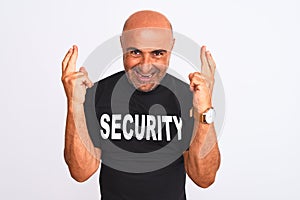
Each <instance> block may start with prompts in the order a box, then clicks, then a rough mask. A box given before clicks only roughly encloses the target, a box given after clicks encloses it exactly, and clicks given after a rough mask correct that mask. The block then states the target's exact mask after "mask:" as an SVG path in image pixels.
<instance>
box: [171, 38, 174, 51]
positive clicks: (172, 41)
mask: <svg viewBox="0 0 300 200" xmlns="http://www.w3.org/2000/svg"><path fill="white" fill-rule="evenodd" d="M174 44H175V38H173V40H172V47H171V51H172V50H173V47H174Z"/></svg>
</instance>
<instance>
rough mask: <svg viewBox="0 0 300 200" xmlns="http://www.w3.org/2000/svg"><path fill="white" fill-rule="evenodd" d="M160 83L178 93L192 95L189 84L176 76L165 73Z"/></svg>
mask: <svg viewBox="0 0 300 200" xmlns="http://www.w3.org/2000/svg"><path fill="white" fill-rule="evenodd" d="M162 84H163V85H165V86H166V87H169V88H170V89H171V90H172V91H173V92H174V91H175V92H177V93H179V94H180V95H187V96H190V95H192V92H191V91H190V86H189V84H188V83H186V82H184V81H182V80H180V79H178V78H176V77H175V76H173V75H171V74H169V73H167V74H166V76H165V77H164V79H163V80H162Z"/></svg>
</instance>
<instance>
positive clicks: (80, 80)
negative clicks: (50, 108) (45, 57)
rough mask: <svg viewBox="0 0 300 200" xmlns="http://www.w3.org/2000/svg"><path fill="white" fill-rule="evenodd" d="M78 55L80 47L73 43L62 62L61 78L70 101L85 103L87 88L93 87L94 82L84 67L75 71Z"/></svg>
mask: <svg viewBox="0 0 300 200" xmlns="http://www.w3.org/2000/svg"><path fill="white" fill-rule="evenodd" d="M77 57H78V47H77V46H76V45H73V47H72V48H70V50H69V51H68V53H67V54H66V56H65V58H64V60H63V62H62V77H61V80H62V82H63V85H64V88H65V92H66V96H67V99H68V102H69V103H78V104H83V103H84V100H85V93H86V88H87V87H88V88H90V87H92V86H93V82H92V81H91V80H90V79H89V78H88V73H87V71H86V70H85V68H84V67H81V68H80V69H79V71H75V70H76V60H77Z"/></svg>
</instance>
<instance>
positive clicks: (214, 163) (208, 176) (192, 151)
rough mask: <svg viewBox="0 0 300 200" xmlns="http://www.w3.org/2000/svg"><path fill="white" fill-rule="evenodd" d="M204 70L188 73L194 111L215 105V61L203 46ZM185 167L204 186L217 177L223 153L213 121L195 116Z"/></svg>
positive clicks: (207, 185) (200, 111)
mask: <svg viewBox="0 0 300 200" xmlns="http://www.w3.org/2000/svg"><path fill="white" fill-rule="evenodd" d="M200 58H201V62H202V66H201V69H202V70H201V73H200V72H195V73H191V74H190V75H189V79H190V89H191V91H192V92H193V94H194V97H193V107H194V108H193V109H194V111H196V112H194V113H198V114H199V113H204V112H205V111H206V110H207V109H208V108H211V107H212V90H213V85H214V73H215V67H216V65H215V62H214V60H213V58H212V56H211V54H210V52H208V51H206V47H205V46H203V47H202V48H201V53H200ZM183 155H184V164H185V169H186V172H187V174H188V175H189V177H190V178H191V179H192V180H193V181H194V183H196V184H197V185H198V186H200V187H202V188H207V187H209V186H210V185H211V184H212V183H213V182H214V180H215V176H216V173H217V170H218V169H219V166H220V152H219V148H218V143H217V136H216V132H215V128H214V124H213V123H212V124H205V123H202V122H200V119H199V117H194V132H193V137H192V142H191V145H190V148H189V150H188V151H185V152H184V154H183Z"/></svg>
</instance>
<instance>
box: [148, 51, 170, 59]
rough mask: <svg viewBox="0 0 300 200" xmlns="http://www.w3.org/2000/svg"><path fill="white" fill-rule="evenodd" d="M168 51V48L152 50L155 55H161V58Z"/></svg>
mask: <svg viewBox="0 0 300 200" xmlns="http://www.w3.org/2000/svg"><path fill="white" fill-rule="evenodd" d="M166 53H167V51H166V50H155V51H152V54H153V56H155V57H159V58H160V57H162V56H164V55H165V54H166Z"/></svg>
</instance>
